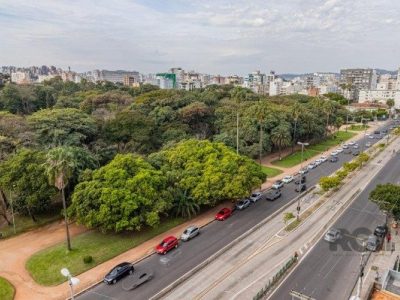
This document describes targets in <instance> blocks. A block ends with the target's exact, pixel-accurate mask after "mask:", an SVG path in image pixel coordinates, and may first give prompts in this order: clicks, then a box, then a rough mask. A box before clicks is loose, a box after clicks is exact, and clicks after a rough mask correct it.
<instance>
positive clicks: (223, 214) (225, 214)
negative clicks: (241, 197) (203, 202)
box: [215, 207, 232, 221]
mask: <svg viewBox="0 0 400 300" xmlns="http://www.w3.org/2000/svg"><path fill="white" fill-rule="evenodd" d="M231 215H232V210H231V209H229V208H227V207H224V208H223V209H221V210H220V211H219V212H218V213H217V214H216V215H215V219H216V220H218V221H224V220H226V219H227V218H229V217H230V216H231Z"/></svg>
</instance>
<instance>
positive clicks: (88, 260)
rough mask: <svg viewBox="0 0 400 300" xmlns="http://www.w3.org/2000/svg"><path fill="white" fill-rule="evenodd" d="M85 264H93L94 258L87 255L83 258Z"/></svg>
mask: <svg viewBox="0 0 400 300" xmlns="http://www.w3.org/2000/svg"><path fill="white" fill-rule="evenodd" d="M83 262H84V263H85V264H90V263H92V262H93V257H92V256H91V255H85V256H84V257H83Z"/></svg>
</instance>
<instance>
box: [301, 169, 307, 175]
mask: <svg viewBox="0 0 400 300" xmlns="http://www.w3.org/2000/svg"><path fill="white" fill-rule="evenodd" d="M307 173H308V169H307V168H303V169H301V170H300V171H299V174H302V175H303V174H307Z"/></svg>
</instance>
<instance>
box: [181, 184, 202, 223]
mask: <svg viewBox="0 0 400 300" xmlns="http://www.w3.org/2000/svg"><path fill="white" fill-rule="evenodd" d="M199 210H200V206H199V205H198V204H197V203H196V201H195V200H194V199H193V198H192V197H191V196H190V195H188V193H187V190H185V191H182V190H179V191H178V193H177V197H176V203H175V214H176V215H177V216H181V217H183V218H188V219H190V218H191V217H192V216H195V215H196V214H197V213H198V212H199Z"/></svg>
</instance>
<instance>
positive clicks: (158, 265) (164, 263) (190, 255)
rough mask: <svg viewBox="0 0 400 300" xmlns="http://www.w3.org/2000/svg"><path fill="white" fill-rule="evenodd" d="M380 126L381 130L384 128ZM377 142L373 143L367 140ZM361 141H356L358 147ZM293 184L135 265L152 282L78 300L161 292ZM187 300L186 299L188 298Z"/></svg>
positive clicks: (320, 171)
mask: <svg viewBox="0 0 400 300" xmlns="http://www.w3.org/2000/svg"><path fill="white" fill-rule="evenodd" d="M386 127H387V126H384V127H382V128H386ZM368 141H370V142H373V143H375V142H377V140H375V139H374V140H368ZM364 142H365V140H364V138H362V139H361V140H359V141H358V143H359V145H360V147H362V145H363V144H364ZM353 158H354V157H353V156H352V155H350V154H344V153H342V154H340V155H339V161H338V162H336V163H330V162H325V163H323V164H321V165H320V166H318V167H317V168H316V169H313V170H311V171H310V172H309V173H308V174H307V185H308V186H311V185H314V184H315V183H316V182H317V181H318V179H319V178H320V177H321V176H326V175H329V174H331V173H333V172H334V171H336V170H337V169H338V168H340V167H341V165H342V164H343V163H344V162H346V161H350V160H351V159H353ZM294 189H295V185H294V183H290V184H287V185H285V187H284V188H282V197H281V198H280V199H278V200H276V201H274V202H269V201H264V200H261V201H258V202H257V203H255V204H253V205H251V206H250V207H249V208H247V209H246V210H244V211H235V212H234V214H233V215H232V217H230V218H229V219H227V220H226V221H223V222H216V221H215V222H212V223H210V224H208V225H207V226H205V227H203V228H202V233H201V234H200V235H199V236H198V237H196V238H195V239H193V240H191V241H189V242H186V243H180V246H179V247H178V248H177V249H175V250H172V251H171V252H169V253H168V254H167V255H164V256H161V255H157V254H153V255H151V256H149V257H148V258H146V259H144V260H142V261H141V262H139V263H137V264H136V265H135V268H136V269H151V270H152V271H153V273H154V278H153V279H152V280H151V281H150V282H148V283H146V284H144V285H142V286H140V287H138V288H137V289H135V290H133V291H130V292H126V291H124V290H123V289H122V283H123V280H122V281H120V282H118V283H117V284H115V285H111V286H108V285H106V284H103V283H100V284H98V285H96V286H95V287H93V288H91V289H90V290H88V291H86V292H85V293H83V294H81V295H80V296H79V297H78V298H79V299H82V300H87V299H120V300H124V299H149V298H151V297H152V296H153V295H155V294H156V293H157V292H158V291H160V290H162V289H163V288H165V287H166V286H168V285H169V284H171V283H172V282H174V281H175V280H176V279H177V278H179V277H181V276H182V275H184V274H185V273H186V272H188V271H190V270H191V269H192V268H194V267H195V266H196V265H198V264H200V263H201V262H203V261H204V260H205V259H207V258H208V257H209V256H211V255H212V254H213V253H215V252H216V251H218V250H219V249H221V248H222V247H224V246H225V245H227V244H228V243H230V242H231V241H232V240H234V239H235V238H236V237H238V236H240V235H241V234H243V233H244V232H246V231H247V230H248V229H250V228H251V227H253V226H255V225H256V224H258V223H259V222H260V221H262V220H263V219H264V218H266V217H267V216H269V215H271V214H272V213H273V212H275V211H276V210H278V209H279V208H280V207H282V206H283V205H285V204H286V203H288V202H289V201H290V200H292V199H293V198H295V197H296V196H297V195H298V193H296V192H295V191H294ZM189 298H190V297H189Z"/></svg>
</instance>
